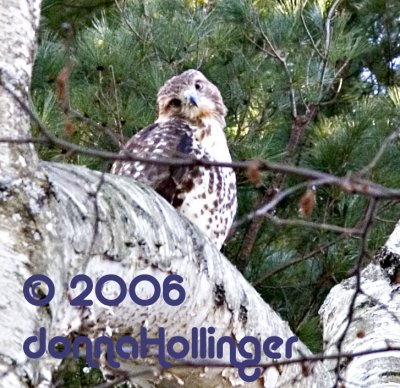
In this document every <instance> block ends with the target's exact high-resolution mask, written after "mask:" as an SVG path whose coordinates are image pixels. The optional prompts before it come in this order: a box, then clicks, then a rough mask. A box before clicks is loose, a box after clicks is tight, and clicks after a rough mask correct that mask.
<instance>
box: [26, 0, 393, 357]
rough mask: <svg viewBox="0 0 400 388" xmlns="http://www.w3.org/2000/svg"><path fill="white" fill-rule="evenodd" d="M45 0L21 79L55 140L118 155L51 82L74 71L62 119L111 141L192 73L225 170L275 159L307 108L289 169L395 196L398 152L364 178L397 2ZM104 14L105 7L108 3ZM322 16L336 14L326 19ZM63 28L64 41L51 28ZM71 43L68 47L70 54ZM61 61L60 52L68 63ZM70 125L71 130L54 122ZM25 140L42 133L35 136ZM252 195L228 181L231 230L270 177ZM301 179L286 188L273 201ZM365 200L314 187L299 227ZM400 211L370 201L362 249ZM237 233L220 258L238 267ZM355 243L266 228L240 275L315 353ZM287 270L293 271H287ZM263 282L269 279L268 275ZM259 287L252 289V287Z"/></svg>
mask: <svg viewBox="0 0 400 388" xmlns="http://www.w3.org/2000/svg"><path fill="white" fill-rule="evenodd" d="M67 3H68V2H67V1H65V2H63V1H54V0H48V1H45V2H44V6H43V7H44V8H43V11H44V13H43V21H42V28H41V36H40V45H39V50H38V55H37V59H36V64H35V69H34V74H33V80H32V89H31V95H32V106H33V108H34V109H35V111H36V112H37V114H38V115H39V117H40V118H41V120H42V121H43V123H44V124H45V125H46V126H47V127H48V128H49V129H50V130H51V131H52V132H53V133H54V134H56V135H57V136H60V137H63V138H66V139H68V140H70V141H72V142H75V143H78V144H82V145H85V146H88V147H95V148H99V149H105V150H112V151H117V150H118V148H119V145H118V144H115V142H113V141H112V139H111V138H110V137H109V136H107V133H106V131H101V130H99V129H98V128H95V127H93V126H91V125H89V124H87V123H83V122H80V121H77V120H74V119H71V118H69V117H67V115H66V114H65V113H64V112H63V109H62V108H61V106H60V104H59V102H58V101H57V88H56V80H57V76H58V75H59V74H60V72H61V71H62V69H63V68H65V66H66V64H67V63H68V58H69V57H70V58H71V60H72V64H73V65H72V72H71V75H70V77H69V83H68V87H69V96H70V103H71V106H72V108H73V109H75V110H77V111H79V112H80V113H81V114H83V115H85V116H87V117H89V118H90V119H92V120H94V121H95V122H97V123H99V124H101V125H103V126H104V127H107V128H110V129H111V130H112V131H113V133H114V135H115V136H116V137H117V138H118V139H120V141H121V142H123V141H124V140H126V139H127V138H128V137H130V136H132V135H133V134H134V133H136V132H137V131H138V130H139V129H141V128H143V127H144V126H146V125H148V124H149V123H151V122H152V121H153V120H154V119H155V117H156V109H155V100H156V94H157V91H158V89H159V87H160V86H161V85H162V84H163V82H164V81H165V80H166V79H168V78H170V77H171V76H172V75H175V74H177V73H179V72H181V71H184V70H186V69H188V68H198V69H200V70H201V71H202V72H203V73H204V74H205V75H206V76H207V77H208V78H209V79H210V80H211V81H212V82H214V83H215V84H216V85H217V86H218V87H219V88H220V90H221V93H222V95H223V97H224V101H225V103H226V105H227V107H228V111H229V113H228V117H227V124H228V126H227V136H228V139H229V145H230V148H231V150H232V154H233V157H234V159H238V160H249V159H267V160H270V161H283V160H285V159H284V158H285V155H286V146H287V143H288V141H289V138H290V133H291V129H292V126H293V123H294V119H295V118H296V117H300V116H302V115H307V113H308V112H309V111H310V109H314V108H316V112H317V113H316V115H315V117H313V118H312V119H310V121H309V123H308V125H307V127H306V132H305V135H304V137H303V139H302V142H301V144H300V146H299V147H298V148H297V150H296V153H295V155H294V157H293V158H292V163H293V164H296V165H299V166H306V167H310V168H314V169H317V170H321V171H325V172H329V173H332V174H335V175H338V176H345V175H346V174H349V173H363V174H364V176H365V177H366V178H368V179H371V180H373V181H375V182H378V183H381V184H383V185H387V186H390V187H399V186H400V173H399V168H398V160H399V158H400V148H399V142H398V140H397V142H393V143H391V144H389V145H388V147H387V149H386V151H385V153H384V154H383V156H382V157H381V159H380V160H379V161H378V163H376V165H374V166H373V167H372V168H371V169H369V170H368V171H366V172H365V173H364V172H363V171H362V170H363V169H364V168H365V167H366V166H367V165H368V164H369V163H370V162H371V160H372V159H373V157H374V155H375V154H376V152H377V151H378V150H379V148H380V146H381V144H382V142H383V141H384V139H385V138H386V137H387V136H388V135H389V134H390V133H392V132H393V131H394V130H395V129H396V128H397V126H398V125H399V121H400V120H399V116H400V110H399V106H400V85H399V79H400V78H399V77H400V43H399V41H398V33H399V28H400V24H399V23H400V22H399V20H400V3H399V2H398V1H397V0H379V1H374V0H357V1H342V2H339V3H338V4H335V3H337V2H334V1H329V0H308V1H304V0H269V1H253V2H251V1H249V0H229V1H213V2H208V1H189V0H186V1H180V0H171V1H162V0H150V1H143V0H142V1H116V5H115V4H110V2H103V3H102V2H100V1H97V2H94V1H93V2H92V1H91V2H84V1H83V0H82V1H80V2H77V4H78V3H79V4H80V5H81V6H83V5H85V7H86V8H84V9H85V12H83V11H82V8H79V7H78V6H77V8H68V7H67V8H68V12H65V13H64V14H63V15H62V16H63V17H61V16H60V14H59V13H58V12H56V10H63V9H64V10H65V9H66V8H63V7H66V4H67ZM111 3H112V2H111ZM333 6H335V8H334V9H333ZM60 22H67V23H69V24H71V25H72V26H73V30H74V34H73V37H72V39H70V43H68V37H67V34H66V33H65V32H63V31H62V29H61V28H60V29H57V28H56V25H57V23H58V24H60ZM69 46H70V47H69ZM68 51H70V54H69V53H68ZM67 120H71V121H72V130H71V127H69V130H66V128H67V127H66V126H65V122H66V121H67ZM34 132H35V133H36V134H38V133H39V131H38V129H37V128H34ZM40 152H41V155H42V157H43V158H44V159H48V160H57V161H65V162H72V163H79V164H85V165H88V166H89V167H91V168H94V169H106V168H107V166H105V165H104V163H103V162H101V161H99V160H98V159H95V158H92V157H88V156H84V155H75V154H69V153H63V152H61V151H60V150H59V149H58V148H57V147H54V146H50V147H49V146H48V145H42V146H40ZM261 176H262V184H261V185H260V187H255V185H254V184H253V183H252V182H251V181H250V180H249V179H248V177H247V175H246V173H245V171H239V172H238V189H239V206H240V207H239V214H238V219H241V218H242V217H243V216H244V215H246V214H248V213H249V212H251V211H252V210H254V206H255V204H256V203H257V202H258V201H259V200H260V199H261V198H262V197H263V195H264V193H265V191H266V190H267V189H268V187H269V185H270V184H271V182H272V180H273V179H274V174H273V173H271V172H264V173H262V174H261ZM302 181H303V180H301V179H299V178H295V177H287V179H286V180H285V181H284V186H283V187H282V188H281V189H282V190H283V189H285V188H288V187H290V186H293V185H295V184H298V183H300V182H302ZM303 194H304V190H299V191H297V192H295V193H294V194H292V195H291V196H289V197H288V198H286V199H285V200H284V201H282V202H281V203H279V205H278V206H277V208H276V210H275V214H276V215H278V216H279V217H280V218H289V219H299V218H300V219H301V216H300V215H299V211H298V203H299V199H300V198H301V196H302V195H303ZM366 206H367V201H366V198H364V197H362V196H356V195H351V194H346V193H343V192H342V191H341V190H339V189H338V188H336V187H331V186H321V187H319V188H317V190H316V204H315V206H314V209H313V212H312V215H311V216H310V218H309V221H314V222H320V223H327V224H335V225H339V226H342V227H349V228H352V227H357V226H359V225H360V223H361V222H362V220H363V216H364V215H365V211H366ZM398 213H399V205H398V204H397V203H395V202H380V205H379V209H378V213H377V217H376V219H375V222H374V225H373V227H372V229H371V234H370V237H369V244H368V245H369V246H368V248H369V249H370V250H371V251H373V250H374V249H376V248H378V247H379V246H381V245H382V244H383V243H384V241H385V238H386V237H387V236H388V234H389V233H390V231H391V230H392V227H393V222H395V221H396V220H397V219H398ZM247 227H248V223H244V224H241V225H240V226H239V227H238V228H237V229H236V231H235V233H234V234H233V236H232V238H231V240H230V241H229V243H228V244H227V246H226V247H225V254H226V255H227V257H228V258H229V259H230V260H231V261H232V262H233V263H237V262H238V261H239V260H240V252H241V248H242V245H243V236H244V235H245V233H246V228H247ZM358 252H359V240H358V239H357V238H354V237H351V236H348V235H344V234H340V233H336V232H332V231H326V230H320V229H314V228H312V229H311V228H305V227H304V226H294V225H290V226H283V225H277V224H275V223H273V222H272V221H270V220H267V221H265V222H264V223H263V225H262V227H261V230H260V231H259V233H258V235H257V240H256V244H255V245H254V247H253V249H252V251H251V257H250V260H249V261H248V263H247V265H246V268H245V270H244V275H245V276H246V277H247V278H248V280H249V281H250V282H253V283H254V284H255V285H256V287H257V289H258V291H259V292H260V293H261V295H262V296H263V297H264V298H265V300H266V301H267V302H268V303H270V304H271V305H272V306H273V307H274V308H275V309H276V310H277V311H279V312H280V313H281V315H282V316H283V317H284V318H285V319H287V320H288V321H289V323H290V325H291V327H292V328H293V330H294V331H295V332H297V333H298V334H299V335H300V337H301V338H302V339H303V341H305V342H306V344H307V345H309V346H310V347H311V348H312V349H314V350H320V349H321V338H320V333H319V331H320V329H319V324H318V319H317V311H318V308H319V307H320V305H321V302H322V301H323V299H324V297H325V296H326V294H327V292H328V291H329V289H330V288H331V287H332V286H333V285H334V284H336V283H337V282H339V281H340V280H341V279H343V278H346V277H348V276H349V274H350V273H351V271H352V269H353V267H354V263H355V259H356V258H357V255H358ZM291 262H295V264H293V265H290V263H291ZM268 274H270V275H268ZM260 279H262V280H260Z"/></svg>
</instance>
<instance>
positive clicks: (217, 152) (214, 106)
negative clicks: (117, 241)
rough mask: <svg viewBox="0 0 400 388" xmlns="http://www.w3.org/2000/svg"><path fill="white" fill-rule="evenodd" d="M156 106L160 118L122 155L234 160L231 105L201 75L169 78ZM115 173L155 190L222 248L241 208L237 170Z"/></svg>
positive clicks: (147, 165)
mask: <svg viewBox="0 0 400 388" xmlns="http://www.w3.org/2000/svg"><path fill="white" fill-rule="evenodd" d="M157 105H158V118H157V120H156V121H155V122H154V124H151V125H149V126H148V127H146V128H144V129H142V130H141V131H139V132H138V133H137V134H136V135H134V136H133V137H132V138H131V139H130V140H129V141H128V142H127V143H126V145H125V147H124V149H123V151H122V152H123V153H127V152H128V153H130V154H133V155H137V156H140V157H148V158H149V159H154V158H157V157H162V158H163V159H164V158H168V157H169V158H187V159H189V160H193V159H201V160H208V161H217V162H231V161H232V159H231V156H230V153H229V149H228V145H227V141H226V137H225V134H224V128H225V115H226V107H225V105H224V102H223V100H222V97H221V93H220V92H219V90H218V88H217V87H216V86H215V85H214V84H212V83H211V82H210V81H209V80H208V79H207V78H206V77H205V76H204V75H203V74H202V73H201V72H200V71H197V70H187V71H185V72H184V73H182V74H180V75H177V76H175V77H172V78H171V79H169V80H168V81H167V82H166V83H165V84H164V86H162V88H161V89H160V91H159V92H158V95H157ZM111 173H113V174H118V175H128V176H131V177H132V178H134V179H136V180H138V181H140V182H143V183H145V184H147V185H149V186H151V187H152V188H153V189H155V190H156V191H157V192H158V193H159V194H160V195H161V196H163V197H164V198H165V199H166V200H167V201H168V202H169V203H171V204H172V206H173V207H175V208H176V209H177V211H178V212H180V213H181V214H183V215H184V216H185V217H186V218H188V219H189V220H190V221H191V222H192V223H193V224H195V225H197V226H198V227H199V228H200V229H201V230H202V231H203V233H205V234H206V235H207V236H208V237H210V239H211V240H212V241H213V242H214V243H215V245H216V246H217V247H218V249H221V247H222V245H223V243H224V241H225V239H226V237H227V235H228V232H229V229H230V227H231V225H232V222H233V219H234V217H235V214H236V209H237V199H236V176H235V172H234V170H233V169H232V168H230V167H214V166H200V165H193V166H182V165H172V164H171V165H167V164H155V163H151V162H138V161H116V162H115V163H114V164H113V166H112V169H111Z"/></svg>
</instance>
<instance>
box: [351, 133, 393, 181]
mask: <svg viewBox="0 0 400 388" xmlns="http://www.w3.org/2000/svg"><path fill="white" fill-rule="evenodd" d="M397 138H399V139H400V127H399V128H397V129H396V130H395V131H394V132H392V133H391V134H390V135H389V136H388V137H387V138H386V139H385V140H384V141H383V143H382V145H381V147H380V149H379V151H378V152H377V153H376V155H375V156H374V158H373V159H372V160H371V162H370V163H369V164H368V165H367V166H365V167H364V168H363V169H362V170H361V171H360V172H359V174H360V176H364V175H366V174H367V173H368V172H369V171H371V170H372V169H373V168H374V167H375V166H376V164H377V163H378V162H379V160H380V159H381V157H382V156H383V154H384V153H385V151H386V148H387V147H388V146H389V144H390V143H391V142H393V141H394V140H396V139H397Z"/></svg>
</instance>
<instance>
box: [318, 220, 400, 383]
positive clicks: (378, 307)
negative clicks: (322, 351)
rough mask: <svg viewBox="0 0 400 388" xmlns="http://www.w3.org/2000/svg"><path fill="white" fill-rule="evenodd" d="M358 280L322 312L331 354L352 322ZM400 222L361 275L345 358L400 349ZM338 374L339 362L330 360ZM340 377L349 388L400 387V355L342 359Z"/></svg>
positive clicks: (343, 286) (336, 292)
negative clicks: (363, 353) (351, 314)
mask: <svg viewBox="0 0 400 388" xmlns="http://www.w3.org/2000/svg"><path fill="white" fill-rule="evenodd" d="M356 284H357V282H356V277H352V278H350V279H347V280H345V281H343V282H342V283H340V284H339V285H337V286H335V287H334V288H333V289H332V290H331V291H330V293H329V295H328V297H327V298H326V300H325V302H324V305H323V306H322V307H321V309H320V315H321V320H322V323H323V327H324V343H325V344H326V351H327V354H337V353H338V348H337V344H338V340H339V338H340V337H341V336H342V334H343V332H344V331H345V330H346V327H347V326H348V322H349V311H350V306H351V301H352V299H353V298H354V295H355V292H356V290H357V287H356ZM399 284H400V222H399V223H398V224H397V226H396V228H395V230H394V231H393V233H392V234H391V236H390V237H389V239H388V241H387V243H386V245H385V246H384V247H383V248H382V249H381V250H380V251H379V252H378V253H377V254H376V255H375V261H374V262H373V263H371V264H369V265H368V266H367V267H366V268H365V269H363V270H362V271H361V274H360V286H361V293H360V292H359V293H358V294H357V298H356V300H355V304H354V307H353V311H354V313H353V316H352V320H351V324H350V326H349V327H348V331H347V334H346V336H345V338H344V340H343V343H342V347H341V353H347V354H348V353H356V352H368V351H373V350H379V349H386V348H388V347H391V348H397V349H399V348H400V285H399ZM325 365H326V366H327V367H328V368H329V370H330V371H331V372H332V374H334V373H335V368H336V360H330V361H325ZM340 374H341V376H342V377H343V380H344V381H343V382H344V385H345V386H346V387H354V388H356V387H379V388H380V387H400V351H386V352H381V353H371V354H366V355H363V356H361V357H356V358H354V359H353V360H345V359H342V362H341V365H340Z"/></svg>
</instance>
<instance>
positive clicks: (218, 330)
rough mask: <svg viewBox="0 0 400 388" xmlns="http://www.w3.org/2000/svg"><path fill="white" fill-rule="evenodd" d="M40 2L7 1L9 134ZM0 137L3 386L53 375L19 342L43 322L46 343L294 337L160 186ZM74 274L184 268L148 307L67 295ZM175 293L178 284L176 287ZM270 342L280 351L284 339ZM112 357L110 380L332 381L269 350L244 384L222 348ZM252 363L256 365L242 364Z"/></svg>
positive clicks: (24, 127) (298, 347) (20, 114)
mask: <svg viewBox="0 0 400 388" xmlns="http://www.w3.org/2000/svg"><path fill="white" fill-rule="evenodd" d="M39 5H40V1H34V0H29V1H28V0H25V1H19V0H18V1H17V0H14V1H5V0H2V1H1V3H0V30H1V31H2V36H3V37H4V38H3V40H2V41H1V43H0V57H1V58H2V62H1V65H0V66H1V86H2V87H0V138H2V139H4V138H14V139H17V138H23V137H26V136H28V135H29V119H28V116H27V113H26V112H25V111H23V110H22V109H21V106H20V105H19V104H18V103H17V102H16V100H15V99H14V98H13V97H12V95H11V94H10V90H11V91H12V92H13V93H15V94H16V95H17V96H19V98H21V99H22V100H23V101H25V103H27V101H28V97H27V96H28V94H27V93H28V85H29V80H30V74H31V68H32V62H33V53H34V47H35V34H36V30H37V25H38V17H39ZM0 147H1V150H0V169H1V170H0V171H1V175H0V220H1V221H0V242H1V250H0V260H1V263H2V268H3V271H2V272H1V274H0V284H1V286H2V287H3V298H2V302H1V309H0V322H1V324H2V330H1V335H0V346H1V349H2V351H1V356H0V379H1V386H2V387H24V386H30V387H31V386H41V387H45V386H52V385H54V382H53V379H54V372H55V371H56V369H57V368H58V366H59V363H60V360H59V359H57V358H55V357H52V356H50V355H49V354H48V353H45V354H44V355H43V356H42V357H39V358H37V359H33V358H30V357H28V356H26V353H25V352H24V351H23V344H24V342H25V340H26V339H27V338H28V337H30V336H32V335H38V333H39V332H40V330H39V329H40V328H45V329H46V336H47V341H46V342H48V340H49V339H50V338H52V337H54V336H66V337H67V338H68V340H69V341H71V342H72V341H74V340H75V339H76V338H77V337H78V336H88V337H90V338H92V339H93V340H95V339H97V338H98V337H99V336H101V335H104V336H106V337H109V338H112V339H113V341H114V342H115V341H116V340H117V339H118V338H120V337H121V336H128V335H129V336H133V337H135V338H138V335H139V332H140V329H141V328H142V327H143V328H146V329H147V330H148V335H149V336H157V335H158V328H159V327H161V326H162V327H164V328H165V336H166V338H167V339H168V338H171V337H172V336H177V335H179V336H183V337H185V338H188V339H190V337H191V335H192V328H201V327H204V328H210V327H213V328H215V332H209V334H212V335H213V337H214V338H215V340H216V341H217V340H218V339H219V338H221V337H222V336H228V337H229V338H230V339H231V340H232V341H233V343H234V346H235V348H234V349H235V350H237V349H238V344H239V343H240V341H241V340H243V338H244V337H246V336H252V337H254V338H255V339H256V342H260V341H264V340H265V339H266V338H267V337H271V336H279V337H281V338H282V340H283V341H286V340H288V339H289V338H291V337H292V336H293V333H292V332H291V330H290V328H289V327H288V325H287V324H286V323H285V322H284V321H282V320H281V319H280V317H279V316H278V315H277V314H276V313H275V312H274V311H272V309H271V308H270V307H269V306H268V305H267V304H266V303H265V302H264V301H263V300H262V299H261V298H260V296H259V295H258V293H257V292H256V291H255V290H254V289H253V288H252V287H251V286H250V285H249V284H248V283H247V281H246V280H245V279H244V278H243V277H242V275H241V274H240V273H239V272H238V271H237V270H236V269H235V268H234V267H233V266H232V265H231V264H230V263H229V261H228V260H227V259H226V258H225V257H223V256H222V254H221V253H220V252H219V251H218V250H217V249H216V247H215V246H214V245H213V244H212V243H211V242H210V241H209V240H208V239H206V238H205V237H204V236H203V235H202V234H201V233H200V232H199V231H198V230H197V228H196V227H194V226H192V225H191V224H190V223H189V221H187V220H186V219H184V218H182V217H180V216H179V215H178V214H177V213H176V212H175V210H174V209H173V208H172V207H171V206H170V205H169V204H168V203H166V202H165V201H164V200H163V199H162V198H161V197H159V196H158V195H157V194H156V193H155V192H154V191H153V190H151V189H149V188H146V187H144V186H142V185H140V184H138V183H135V182H134V181H133V180H131V179H129V178H126V177H120V176H112V175H108V174H100V173H98V172H94V171H90V170H88V169H86V168H83V167H76V166H70V165H61V164H54V163H39V162H38V159H37V155H36V154H35V151H34V149H33V147H32V146H31V145H29V144H16V143H12V142H3V143H1V144H0ZM33 274H45V275H46V276H47V277H48V278H50V279H51V281H52V282H53V284H54V289H55V293H54V296H53V297H52V298H49V299H51V300H49V303H48V304H46V305H44V306H42V307H37V306H34V305H32V304H31V303H28V301H27V300H25V298H24V294H23V286H24V283H25V281H26V279H28V278H29V277H30V276H31V275H33ZM77 274H85V275H87V276H89V277H90V278H91V279H92V280H93V283H94V285H96V284H97V281H98V280H99V279H100V278H101V277H102V276H103V275H108V274H113V275H116V276H119V277H120V278H121V279H123V284H125V285H128V286H129V284H130V282H131V280H132V279H133V278H134V277H136V276H138V275H143V274H147V275H151V278H150V279H155V280H157V281H158V283H159V284H163V282H164V280H165V279H166V278H168V277H169V276H170V275H171V274H177V275H180V276H181V277H182V279H183V282H182V287H183V289H184V291H185V298H184V301H183V302H182V303H180V304H179V306H170V305H168V304H167V303H166V302H165V301H164V300H163V299H165V297H166V295H169V293H168V292H166V290H165V288H164V289H163V291H164V292H163V293H162V297H160V298H158V299H157V300H156V301H155V302H154V303H153V304H151V306H140V305H138V304H135V303H133V302H132V300H130V297H129V296H128V297H126V298H125V299H124V300H123V301H121V302H120V303H119V304H118V305H117V306H114V307H108V306H106V305H105V304H102V303H100V301H99V300H98V294H99V293H95V292H93V291H92V292H91V293H90V294H89V295H88V296H87V299H89V300H93V302H94V303H93V305H89V306H82V307H75V306H72V305H71V301H72V300H74V298H75V297H76V296H77V295H79V294H80V293H81V292H82V290H83V289H84V283H82V282H81V283H79V286H78V287H76V288H75V289H74V288H73V287H72V286H71V285H70V282H71V279H72V278H73V277H74V276H76V275H77ZM145 284H146V286H144V285H143V283H142V284H140V286H139V285H138V287H136V292H137V293H138V296H140V297H141V298H142V299H147V298H149V297H150V296H151V295H152V294H153V293H154V286H152V285H150V286H149V285H148V283H145ZM121 287H122V286H119V285H117V284H116V283H115V282H108V283H107V284H106V285H105V286H104V287H103V288H102V290H101V293H102V294H103V295H104V297H106V298H108V299H115V297H116V296H117V295H118V294H119V293H120V288H121ZM36 291H37V292H38V293H39V294H41V295H43V296H45V295H47V294H48V293H49V288H48V287H47V288H46V286H45V285H44V284H43V283H42V284H41V285H40V287H39V288H38V289H37V290H36ZM177 294H179V293H178V292H175V293H172V294H171V295H172V297H173V298H175V297H176V296H177ZM78 304H79V303H78ZM81 304H82V302H81ZM192 342H194V341H193V340H190V343H191V344H192ZM253 346H255V345H254V344H253ZM239 347H240V345H239ZM246 349H248V350H249V349H252V347H250V348H249V347H246ZM31 350H34V347H33V348H32V349H31ZM273 350H276V351H279V352H282V347H281V348H279V349H273ZM283 350H284V348H283ZM175 351H177V349H175ZM309 355H311V353H310V351H309V350H308V349H307V348H306V347H305V346H304V344H302V343H301V342H294V344H293V354H292V355H290V354H283V356H282V358H281V359H279V361H282V360H284V359H289V358H300V357H303V356H306V357H307V356H309ZM107 356H108V357H107V360H106V358H105V357H104V356H102V357H101V359H100V364H101V366H102V367H103V370H104V371H105V376H106V378H107V379H109V380H112V379H115V378H117V379H119V378H120V376H122V377H123V378H126V379H127V380H131V381H132V382H145V381H149V382H151V383H153V382H156V383H157V384H158V385H160V386H169V387H171V386H177V385H180V384H181V382H182V380H183V382H185V384H186V386H191V387H196V386H198V387H207V386H213V387H214V386H232V385H243V384H244V385H245V386H246V387H251V386H257V387H259V386H265V387H267V386H268V387H277V386H280V387H285V386H293V387H328V386H330V385H331V384H332V380H331V376H330V374H329V373H328V372H327V369H326V367H325V366H324V365H323V364H322V363H321V362H318V361H317V362H314V363H312V364H311V365H310V366H306V365H304V364H300V363H288V364H285V365H280V366H273V364H272V365H271V358H267V357H266V356H263V357H262V358H261V360H260V362H259V363H260V364H264V367H263V369H262V370H261V376H260V377H259V378H258V379H257V380H256V381H254V382H253V383H244V381H243V380H242V379H240V378H239V376H238V370H237V369H236V368H232V367H230V366H229V365H230V358H229V352H228V351H227V349H225V348H224V352H223V357H222V358H221V359H216V358H215V357H214V358H213V357H211V356H208V357H205V358H204V359H200V360H199V357H195V356H194V355H191V356H188V357H186V358H185V359H184V360H183V361H182V360H181V361H180V362H177V364H178V365H175V367H174V368H173V369H167V370H162V369H160V368H159V367H158V365H159V362H158V360H159V358H160V357H161V354H157V348H155V347H153V348H152V353H151V356H149V357H147V358H146V359H144V360H142V359H140V358H139V359H138V360H137V362H135V363H133V362H128V361H124V362H123V365H122V366H121V368H117V367H116V368H114V369H112V368H110V359H111V358H112V355H111V354H108V355H107ZM249 357H250V356H249ZM179 364H181V365H179ZM199 364H201V365H202V366H199ZM206 364H209V365H210V366H209V367H205V366H204V365H206ZM111 366H112V365H111ZM251 372H252V369H251V368H250V369H248V370H247V371H246V373H247V374H250V373H251Z"/></svg>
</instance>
